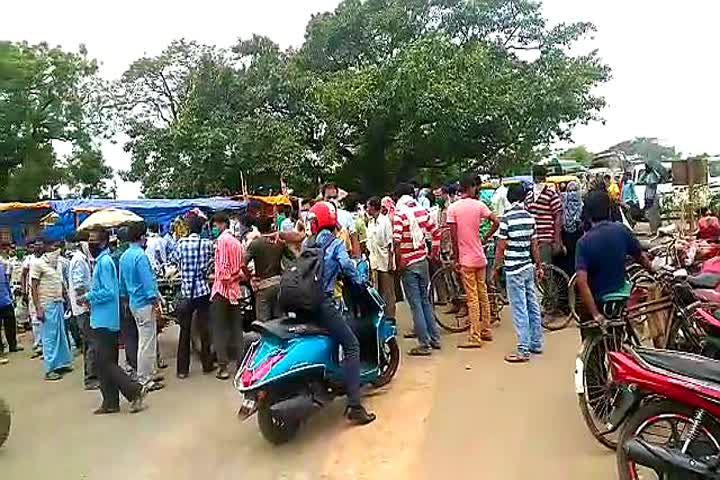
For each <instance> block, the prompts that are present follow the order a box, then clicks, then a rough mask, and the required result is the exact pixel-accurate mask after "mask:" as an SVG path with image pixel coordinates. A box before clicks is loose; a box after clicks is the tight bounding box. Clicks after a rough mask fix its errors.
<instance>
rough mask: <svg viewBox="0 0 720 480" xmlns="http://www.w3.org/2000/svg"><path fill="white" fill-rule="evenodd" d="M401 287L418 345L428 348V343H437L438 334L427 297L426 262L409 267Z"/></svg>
mask: <svg viewBox="0 0 720 480" xmlns="http://www.w3.org/2000/svg"><path fill="white" fill-rule="evenodd" d="M402 285H403V290H405V299H406V300H407V302H408V304H409V305H410V311H411V312H412V317H413V324H414V327H415V335H417V338H418V341H419V342H420V345H423V346H430V342H439V341H440V332H438V329H437V325H435V315H434V313H433V308H432V305H431V304H430V297H429V296H428V287H429V285H430V269H429V266H428V261H427V260H423V261H421V262H417V263H413V264H412V265H410V266H409V267H408V268H407V270H405V271H404V272H403V274H402Z"/></svg>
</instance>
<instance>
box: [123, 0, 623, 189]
mask: <svg viewBox="0 0 720 480" xmlns="http://www.w3.org/2000/svg"><path fill="white" fill-rule="evenodd" d="M593 30H594V27H593V25H592V24H589V23H572V24H560V25H557V26H549V25H547V23H546V21H545V19H544V18H543V16H542V13H541V6H540V4H539V3H537V2H533V1H529V0H491V1H484V2H475V1H465V0H365V1H361V0H345V1H343V2H341V3H340V5H339V6H338V8H337V9H336V10H335V11H334V12H328V13H323V14H319V15H316V16H314V17H313V18H312V19H311V21H310V22H309V24H308V26H307V31H306V37H305V42H304V44H303V45H302V46H301V47H300V48H299V49H297V50H288V51H282V50H281V49H280V48H279V47H278V46H277V45H276V44H274V43H273V42H272V41H271V40H270V39H268V38H265V37H259V36H254V37H252V38H251V39H246V40H240V41H238V43H237V44H236V45H235V46H233V47H232V48H231V49H230V50H224V49H218V48H215V47H210V46H203V45H198V44H195V43H192V42H186V41H177V42H173V43H172V44H171V45H170V46H169V47H168V48H167V49H166V50H165V51H164V52H162V53H161V54H160V55H159V56H157V57H148V58H143V59H140V60H138V61H136V62H135V63H134V64H133V65H132V66H131V67H130V69H129V70H128V71H127V72H126V73H125V75H124V76H123V78H122V79H121V80H120V81H119V82H118V85H117V88H116V89H115V91H116V92H118V94H119V96H120V97H121V98H125V99H126V101H127V104H126V108H125V110H124V125H125V131H126V133H127V134H128V135H129V137H130V138H131V141H130V142H129V143H128V145H127V149H128V151H129V152H131V154H132V156H133V164H132V168H131V170H130V171H129V172H128V173H127V178H129V179H132V180H138V181H141V182H142V184H143V187H144V190H145V192H146V193H147V194H149V195H202V194H207V193H219V192H223V191H238V190H239V188H240V181H239V175H240V172H243V173H244V174H245V175H246V176H247V177H248V178H249V179H250V181H251V183H264V182H267V181H273V180H274V181H275V182H277V181H278V180H279V177H284V178H285V179H286V180H287V181H288V183H290V184H292V185H294V186H296V187H300V188H302V187H308V188H309V187H311V186H313V185H314V184H315V183H316V182H317V179H318V178H320V177H322V178H323V179H327V178H334V179H337V180H339V181H341V182H342V183H343V184H344V185H347V186H348V187H349V188H356V189H360V190H362V191H364V192H368V193H370V192H373V193H375V192H381V191H385V190H387V189H388V188H391V187H392V186H393V185H394V184H395V183H396V182H397V181H398V180H401V179H409V178H415V177H418V176H421V175H431V176H434V177H438V176H440V177H442V176H443V173H444V172H456V171H458V170H463V169H468V168H473V169H476V170H478V171H498V172H499V173H502V172H505V171H507V170H509V169H511V168H513V167H516V166H518V165H522V164H527V163H529V162H531V161H533V160H535V155H536V151H537V149H538V148H539V147H543V146H547V145H549V144H551V143H552V142H554V141H556V140H559V139H568V138H569V136H570V132H571V131H572V128H573V127H574V126H576V125H577V124H580V123H586V122H589V121H591V120H593V119H596V118H598V115H599V112H600V110H601V109H602V107H603V106H604V104H605V102H604V100H603V99H602V98H601V97H598V96H596V95H594V94H593V93H592V90H593V88H594V87H595V86H596V85H598V84H599V83H602V82H604V81H606V80H607V79H608V78H609V69H608V68H607V67H606V66H605V65H603V64H602V62H601V61H600V59H599V57H598V55H597V53H596V52H590V53H589V54H586V55H579V56H573V55H571V52H570V47H571V46H572V45H573V44H574V43H575V42H576V41H577V40H578V39H580V38H582V37H583V36H585V35H587V34H588V33H591V32H592V31H593Z"/></svg>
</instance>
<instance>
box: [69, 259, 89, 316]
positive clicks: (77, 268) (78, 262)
mask: <svg viewBox="0 0 720 480" xmlns="http://www.w3.org/2000/svg"><path fill="white" fill-rule="evenodd" d="M90 281H91V277H90V263H89V262H88V259H87V257H86V256H85V254H84V253H82V252H81V251H79V250H78V251H75V252H74V253H73V256H72V258H71V259H70V267H69V275H68V283H69V286H68V297H69V298H70V309H71V310H72V314H73V315H74V316H78V315H82V314H83V313H86V312H88V307H87V305H79V304H78V302H77V300H78V295H77V293H75V291H76V290H78V289H83V290H85V292H89V291H90Z"/></svg>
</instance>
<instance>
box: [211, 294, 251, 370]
mask: <svg viewBox="0 0 720 480" xmlns="http://www.w3.org/2000/svg"><path fill="white" fill-rule="evenodd" d="M210 318H211V319H212V333H213V345H214V346H215V353H216V354H217V359H218V365H220V366H221V367H227V366H228V364H229V363H230V361H231V360H230V354H229V350H228V349H229V348H232V349H233V353H234V358H235V360H237V364H238V366H239V365H240V364H241V363H242V358H243V328H242V327H243V318H242V310H241V309H240V305H233V304H231V303H230V302H229V301H228V300H227V299H226V298H225V297H223V296H222V295H217V294H216V295H215V297H213V300H212V304H211V305H210Z"/></svg>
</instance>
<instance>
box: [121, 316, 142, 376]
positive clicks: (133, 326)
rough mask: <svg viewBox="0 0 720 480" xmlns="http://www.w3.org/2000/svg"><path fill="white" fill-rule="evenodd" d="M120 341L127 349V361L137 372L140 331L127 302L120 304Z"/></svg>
mask: <svg viewBox="0 0 720 480" xmlns="http://www.w3.org/2000/svg"><path fill="white" fill-rule="evenodd" d="M120 341H122V344H123V346H124V347H125V360H126V361H127V363H128V365H130V368H132V369H133V371H135V372H137V358H138V356H137V352H138V330H137V323H135V318H134V317H133V316H132V312H130V307H129V306H128V304H127V302H121V303H120Z"/></svg>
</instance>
